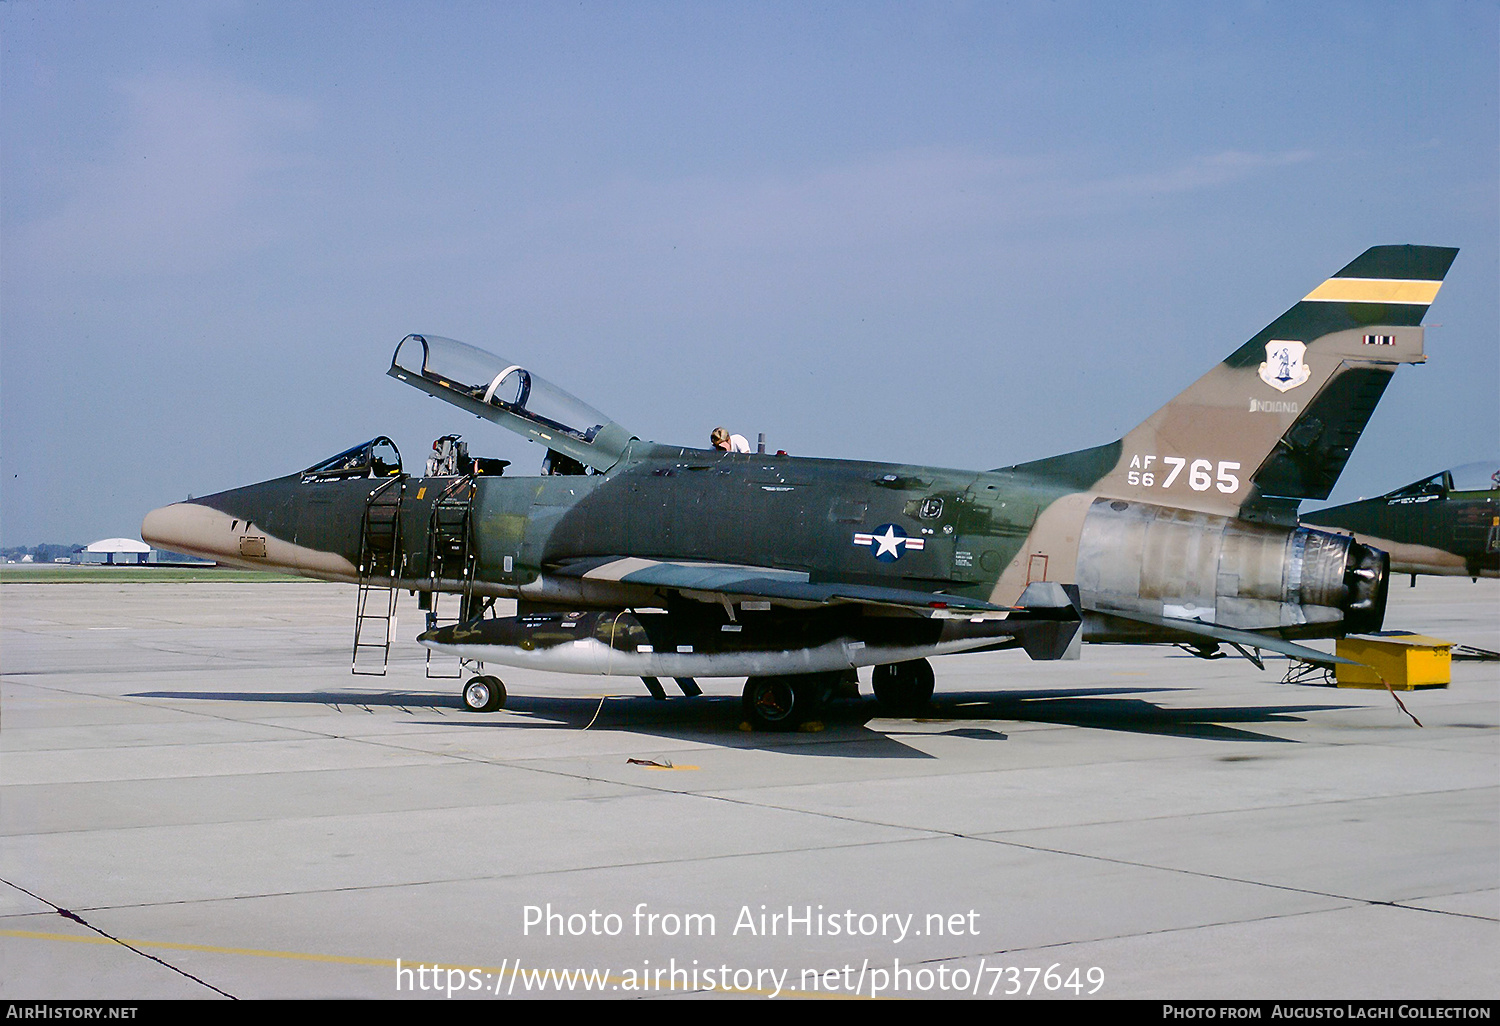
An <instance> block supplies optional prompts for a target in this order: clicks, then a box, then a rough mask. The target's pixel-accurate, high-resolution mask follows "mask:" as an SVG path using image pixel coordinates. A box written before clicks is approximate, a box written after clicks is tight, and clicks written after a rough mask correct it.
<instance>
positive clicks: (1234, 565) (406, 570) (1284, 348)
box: [141, 246, 1457, 727]
mask: <svg viewBox="0 0 1500 1026" xmlns="http://www.w3.org/2000/svg"><path fill="white" fill-rule="evenodd" d="M1456 253H1457V250H1454V249H1446V248H1438V247H1430V246H1378V247H1375V248H1373V249H1370V250H1368V251H1366V252H1365V253H1364V254H1362V255H1361V256H1359V257H1358V258H1356V259H1355V260H1354V261H1353V262H1351V263H1350V264H1349V265H1348V266H1346V267H1344V268H1343V269H1342V270H1341V271H1339V272H1338V273H1337V274H1336V275H1334V276H1333V277H1331V278H1329V279H1327V280H1326V281H1324V282H1323V283H1322V284H1321V285H1319V286H1318V287H1317V288H1315V289H1313V290H1312V291H1311V292H1309V293H1308V294H1307V295H1306V296H1304V297H1303V298H1302V299H1301V300H1300V301H1299V302H1297V303H1296V304H1294V305H1293V306H1292V307H1291V309H1289V310H1287V311H1286V312H1285V313H1283V314H1282V315H1281V316H1280V317H1277V318H1276V319H1275V320H1274V321H1272V322H1271V323H1270V325H1268V326H1267V327H1266V328H1265V329H1263V330H1262V331H1261V332H1260V333H1259V334H1257V335H1256V336H1255V337H1254V338H1252V339H1250V340H1249V341H1248V342H1246V343H1244V344H1243V345H1241V346H1240V347H1239V348H1237V349H1235V350H1234V351H1233V352H1232V353H1230V354H1229V356H1228V357H1227V358H1225V359H1224V360H1223V361H1222V362H1221V363H1219V364H1217V365H1216V366H1214V367H1213V368H1212V369H1210V370H1209V371H1208V372H1207V373H1206V374H1204V375H1203V376H1202V377H1201V378H1199V379H1198V380H1197V381H1196V382H1195V383H1193V384H1192V385H1191V386H1189V387H1188V388H1187V390H1186V391H1184V392H1182V393H1181V394H1180V395H1178V396H1177V397H1176V398H1175V399H1173V400H1172V401H1171V402H1169V403H1168V404H1167V405H1166V406H1164V407H1162V408H1161V409H1160V410H1158V411H1157V412H1156V413H1154V414H1152V415H1151V416H1150V417H1149V418H1148V419H1147V420H1146V421H1145V422H1144V423H1142V424H1141V425H1140V426H1138V427H1136V428H1135V429H1134V430H1132V431H1130V432H1129V433H1128V434H1126V435H1125V437H1123V438H1121V439H1119V440H1118V441H1114V442H1110V443H1108V444H1106V445H1100V446H1097V447H1095V448H1091V449H1084V450H1081V451H1078V452H1071V453H1067V454H1065V455H1061V456H1055V457H1052V458H1050V459H1043V460H1038V461H1035V462H1030V463H1023V464H1019V465H1015V466H1007V467H1002V468H1000V469H997V470H989V471H972V470H954V469H947V468H941V467H927V466H910V465H898V464H881V463H865V462H853V461H847V460H837V459H812V458H799V457H795V456H787V455H783V454H779V453H778V454H774V455H772V454H767V453H763V452H750V453H740V452H720V451H718V450H705V449H697V448H689V447H683V446H676V445H664V444H661V443H657V442H649V441H644V440H642V439H640V438H638V437H637V436H636V435H634V434H633V433H632V432H631V431H629V430H628V429H627V428H625V427H622V426H621V425H620V424H618V423H616V422H614V421H613V420H611V419H609V418H608V417H606V416H604V415H603V414H601V413H599V412H597V411H596V410H594V409H593V408H592V407H590V406H588V405H587V404H585V403H583V402H581V401H580V400H578V399H576V398H574V397H573V396H571V395H569V394H568V393H567V392H565V391H563V390H562V389H560V388H558V387H556V386H555V385H552V384H551V383H550V382H548V381H547V380H545V379H543V378H542V377H541V376H540V375H538V374H536V373H534V372H533V371H532V369H531V367H530V366H529V365H528V364H527V363H523V362H520V361H516V360H512V359H509V358H502V357H498V356H495V355H492V354H491V353H489V352H486V351H484V350H481V349H476V348H474V347H472V346H468V345H464V344H462V343H459V342H454V341H452V340H449V339H444V338H439V337H437V336H433V335H408V336H407V337H405V338H404V339H402V340H401V342H400V343H399V344H398V345H397V347H396V350H395V353H394V356H393V358H392V362H391V366H390V370H389V373H390V374H391V375H392V376H394V377H395V378H397V379H398V380H400V381H402V382H405V383H406V384H408V385H411V386H412V387H414V388H417V389H420V390H421V391H423V392H426V393H428V394H430V395H434V396H437V397H439V398H441V399H444V400H446V401H448V402H450V403H452V404H454V405H455V406H458V407H459V408H461V409H463V410H465V411H468V412H470V413H474V414H476V415H478V416H480V417H483V418H485V419H488V420H491V421H493V422H495V423H498V424H501V425H503V426H505V427H507V428H510V429H512V430H514V431H517V432H519V433H520V434H522V435H523V436H524V437H526V438H528V439H530V440H533V441H535V442H537V443H539V444H540V445H542V446H544V447H545V448H546V450H547V459H546V464H545V470H546V471H547V472H546V473H545V474H543V475H541V476H515V475H512V474H509V473H506V466H505V464H504V462H503V461H500V460H485V459H471V458H470V457H469V456H468V455H467V452H466V450H465V449H464V447H463V444H462V443H460V442H458V441H457V440H456V438H454V437H452V436H450V437H449V438H446V439H441V440H439V443H438V447H437V451H436V452H435V454H434V458H433V459H432V460H429V463H428V467H427V468H426V471H427V472H426V473H423V474H414V473H408V472H407V470H406V469H405V468H404V467H403V465H402V463H401V459H400V456H399V454H398V452H397V450H396V447H395V445H394V444H393V443H392V442H391V441H390V440H389V439H388V438H384V437H381V438H376V439H373V440H371V441H369V442H366V443H364V444H362V445H358V446H355V447H353V448H351V449H349V450H347V451H345V452H343V453H340V454H339V455H338V456H335V457H333V458H331V459H328V460H325V461H323V462H321V463H318V464H315V465H314V466H312V467H309V468H308V469H307V470H304V471H301V472H299V473H295V474H291V475H288V476H286V477H282V478H278V479H276V480H272V481H266V482H262V483H260V484H254V485H249V486H246V487H243V488H236V489H233V490H230V491H226V492H221V493H219V494H216V495H210V496H207V497H205V498H198V499H193V500H191V501H187V502H179V503H175V504H173V505H170V506H166V507H163V508H161V509H158V510H154V511H152V512H151V513H150V514H148V515H147V517H146V519H145V522H144V523H143V525H142V528H141V533H142V537H143V538H145V539H146V540H147V541H149V542H151V543H152V544H154V545H158V546H160V547H162V548H167V549H171V550H174V551H178V552H186V553H191V554H193V555H197V556H202V557H205V558H208V559H213V560H217V561H219V562H221V563H227V564H232V565H236V566H249V567H274V568H280V569H284V570H290V571H292V572H295V573H299V574H304V575H307V576H310V577H317V578H321V579H324V580H330V581H344V582H348V583H351V584H355V585H357V586H358V588H359V598H358V607H357V614H356V621H355V644H354V663H355V668H356V670H359V669H360V668H361V664H362V663H364V664H368V663H370V662H371V661H373V662H374V663H375V664H377V667H378V668H379V669H383V667H384V661H385V657H386V654H387V652H388V649H389V644H390V640H391V638H390V625H391V624H392V622H393V614H394V603H395V597H396V595H397V594H398V592H399V591H401V590H408V591H413V592H416V593H418V595H419V596H420V601H421V606H422V608H424V609H426V610H427V611H428V629H427V630H426V631H425V632H424V633H423V634H422V635H421V637H420V639H419V640H420V641H421V643H422V644H423V645H425V646H427V647H428V648H429V650H431V651H436V652H440V653H448V654H451V655H454V656H457V657H459V658H460V659H461V660H466V661H469V662H471V663H474V664H486V663H491V664H493V663H498V664H504V665H511V666H522V667H532V668H536V669H543V670H554V671H562V672H569V673H591V674H612V675H629V676H636V677H641V678H643V679H644V680H645V681H646V683H647V686H648V687H650V688H651V689H652V690H653V692H654V693H656V694H658V695H660V694H661V693H662V689H661V685H660V684H659V683H658V679H659V678H661V677H673V678H677V679H678V682H679V684H680V685H681V686H682V688H683V689H684V690H685V691H688V693H696V692H697V685H696V684H695V683H694V681H693V680H692V678H695V677H705V676H706V677H717V676H727V677H739V676H744V677H747V678H748V679H747V681H746V684H745V689H744V705H745V710H746V714H747V716H748V718H749V719H750V720H751V721H752V722H753V723H754V724H756V725H757V726H760V727H780V726H788V725H792V724H795V723H798V722H800V721H801V720H803V719H805V718H806V717H807V716H809V715H811V713H812V712H813V711H814V710H815V709H816V708H817V706H818V705H819V703H820V702H821V701H822V700H823V699H824V698H826V697H827V696H828V695H829V694H830V693H831V692H832V691H833V690H834V688H835V687H836V686H837V685H839V684H840V683H841V682H842V683H845V684H847V682H848V681H849V678H850V675H851V673H853V672H854V671H856V670H857V669H858V668H861V667H866V666H869V667H873V670H872V675H873V681H872V683H873V688H874V691H875V694H876V696H877V698H879V699H880V701H881V702H882V703H883V704H885V705H886V706H887V707H888V708H890V709H892V710H893V711H912V710H917V709H920V708H921V707H922V706H923V705H924V704H925V703H926V701H927V700H928V699H929V698H930V697H931V694H932V689H933V680H934V678H933V672H932V668H931V664H930V663H929V659H931V658H932V657H934V656H940V655H944V654H946V653H953V652H976V651H988V650H999V649H1011V648H1019V649H1022V650H1024V651H1025V652H1026V653H1027V654H1028V655H1029V656H1030V657H1031V658H1033V659H1060V658H1072V657H1076V655H1077V654H1078V646H1079V643H1080V642H1081V641H1087V642H1096V643H1098V642H1103V643H1126V644H1160V643H1173V644H1180V645H1183V646H1185V647H1187V648H1189V649H1190V650H1191V651H1194V652H1196V653H1197V654H1200V655H1204V656H1214V655H1217V654H1220V649H1221V647H1222V646H1228V647H1232V648H1236V649H1238V650H1239V651H1241V652H1242V653H1244V654H1247V655H1248V654H1250V653H1251V652H1252V651H1256V652H1258V651H1259V650H1267V651H1272V652H1278V653H1283V654H1288V655H1292V656H1296V657H1298V658H1303V659H1308V660H1312V661H1322V662H1327V661H1330V660H1333V659H1336V657H1333V656H1328V655H1326V654H1324V653H1321V652H1318V651H1316V650H1313V649H1311V648H1309V647H1307V646H1305V645H1302V644H1299V642H1300V641H1303V640H1305V639H1309V638H1328V637H1337V636H1342V635H1344V634H1346V633H1351V632H1364V631H1371V630H1376V629H1378V628H1379V627H1380V626H1381V622H1382V619H1383V616H1384V610H1385V601H1386V591H1387V576H1388V573H1389V567H1388V560H1387V557H1386V555H1385V553H1383V552H1381V551H1380V550H1378V549H1375V548H1372V547H1370V546H1367V545H1364V544H1361V543H1360V542H1358V541H1356V540H1355V539H1353V538H1350V537H1349V536H1347V535H1343V534H1336V533H1332V532H1329V531H1324V530H1316V529H1310V528H1307V527H1302V526H1299V525H1298V523H1297V507H1298V504H1299V502H1300V501H1301V500H1303V499H1322V498H1326V497H1327V495H1328V494H1329V491H1330V490H1331V489H1332V487H1333V484H1334V481H1335V480H1336V479H1337V477H1338V475H1339V473H1340V472H1341V471H1342V469H1343V467H1344V465H1345V463H1346V461H1347V460H1348V458H1349V454H1350V450H1351V448H1352V447H1353V445H1354V443H1355V441H1356V440H1357V439H1358V438H1359V435H1360V433H1361V431H1363V429H1364V427H1365V425H1366V423H1367V422H1368V420H1369V418H1370V415H1371V413H1372V412H1373V411H1374V409H1375V405H1376V403H1377V402H1378V401H1379V399H1380V397H1381V395H1382V393H1383V392H1384V390H1385V388H1386V385H1387V383H1388V382H1389V381H1390V378H1391V375H1392V374H1393V373H1394V371H1395V370H1396V368H1397V366H1398V365H1400V364H1403V363H1420V362H1422V361H1423V360H1424V359H1425V356H1424V354H1423V333H1422V328H1421V326H1420V325H1421V322H1422V319H1423V316H1424V315H1425V314H1426V312H1427V308H1428V306H1429V305H1430V304H1431V303H1432V302H1433V300H1434V298H1435V297H1436V296H1437V293H1438V289H1439V287H1440V286H1441V284H1442V281H1443V278H1444V276H1445V275H1446V273H1447V271H1448V268H1449V266H1450V265H1451V263H1452V262H1453V259H1454V257H1455V255H1456ZM500 597H509V598H514V599H516V600H517V603H518V604H517V608H516V613H515V615H513V616H499V615H496V612H497V611H496V609H495V601H494V600H495V599H497V598H500ZM440 600H441V601H440ZM444 603H446V605H447V606H448V607H452V609H451V612H450V614H449V615H446V616H444V615H440V606H442V605H443V604H444ZM463 696H464V702H465V704H466V705H467V706H468V707H470V708H472V709H475V710H477V711H483V710H490V709H495V708H498V707H499V706H500V705H501V704H503V702H504V699H505V689H504V685H503V684H502V683H501V682H500V680H499V679H498V678H496V677H494V676H493V675H490V674H486V673H483V672H478V673H475V674H474V676H473V677H472V678H471V679H469V680H468V682H467V683H466V684H465V686H464V688H463Z"/></svg>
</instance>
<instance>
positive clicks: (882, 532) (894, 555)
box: [854, 524, 927, 563]
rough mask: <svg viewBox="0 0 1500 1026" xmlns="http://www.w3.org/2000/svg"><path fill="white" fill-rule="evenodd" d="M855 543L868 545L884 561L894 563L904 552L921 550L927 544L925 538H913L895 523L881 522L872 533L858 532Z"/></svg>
mask: <svg viewBox="0 0 1500 1026" xmlns="http://www.w3.org/2000/svg"><path fill="white" fill-rule="evenodd" d="M854 544H855V545H857V546H859V547H861V548H864V547H868V548H869V549H870V552H871V553H872V554H874V556H875V558H876V559H878V560H880V561H881V562H882V563H894V562H895V561H896V560H898V559H900V558H901V555H902V553H903V552H916V551H920V550H921V549H922V548H923V546H925V545H926V544H927V542H926V540H925V539H923V538H912V537H910V536H909V535H908V534H907V533H906V532H905V531H903V530H901V528H899V527H897V526H896V525H895V524H881V525H880V526H879V527H877V528H875V530H874V531H873V532H871V533H870V534H865V533H863V532H856V533H855V535H854Z"/></svg>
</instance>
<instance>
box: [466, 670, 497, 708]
mask: <svg viewBox="0 0 1500 1026" xmlns="http://www.w3.org/2000/svg"><path fill="white" fill-rule="evenodd" d="M503 705H505V685H504V684H503V683H501V681H500V678H499V677H490V676H488V675H486V676H481V677H470V678H469V683H467V684H465V685H464V708H465V709H467V710H469V712H494V711H495V710H496V709H499V708H500V707H502V706H503Z"/></svg>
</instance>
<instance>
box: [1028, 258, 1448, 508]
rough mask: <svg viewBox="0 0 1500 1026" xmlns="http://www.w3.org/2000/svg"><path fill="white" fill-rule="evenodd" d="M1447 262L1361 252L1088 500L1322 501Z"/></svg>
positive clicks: (1213, 379)
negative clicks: (1108, 498)
mask: <svg viewBox="0 0 1500 1026" xmlns="http://www.w3.org/2000/svg"><path fill="white" fill-rule="evenodd" d="M1457 253H1458V250H1456V249H1449V248H1444V247H1438V246H1376V247H1374V248H1372V249H1368V250H1366V251H1365V252H1364V253H1363V254H1361V255H1360V256H1359V257H1358V258H1356V259H1355V260H1354V261H1353V262H1351V263H1350V264H1349V265H1348V266H1346V267H1344V268H1343V269H1342V270H1340V271H1339V272H1338V273H1337V274H1335V275H1334V276H1333V277H1331V278H1329V279H1328V280H1327V281H1325V282H1323V284H1321V285H1319V286H1318V287H1317V288H1315V289H1313V290H1312V291H1311V292H1309V293H1308V294H1307V295H1306V296H1304V297H1303V298H1302V300H1301V301H1300V302H1298V303H1297V304H1296V305H1294V306H1293V307H1292V308H1291V309H1290V310H1288V311H1287V312H1286V313H1284V314H1282V315H1281V316H1280V317H1278V318H1276V320H1274V321H1272V322H1271V323H1270V324H1269V325H1267V326H1266V327H1265V328H1264V329H1262V330H1261V331H1260V332H1259V333H1258V334H1257V335H1256V336H1255V337H1254V338H1252V339H1250V341H1248V342H1246V343H1245V344H1244V345H1242V346H1240V348H1239V349H1237V350H1235V351H1234V352H1233V353H1232V354H1230V356H1229V357H1228V358H1227V359H1226V360H1224V361H1223V362H1222V363H1220V364H1219V365H1218V366H1216V367H1214V368H1213V369H1212V370H1210V371H1209V372H1208V373H1207V374H1205V375H1203V377H1201V378H1199V379H1198V380H1197V381H1196V382H1194V383H1193V384H1192V385H1190V386H1189V387H1188V388H1187V389H1186V390H1185V391H1184V392H1182V393H1181V394H1180V395H1178V396H1177V397H1176V398H1175V399H1173V400H1172V401H1171V402H1169V403H1168V404H1167V405H1166V406H1163V407H1162V408H1161V409H1160V410H1158V411H1156V413H1154V414H1152V415H1151V416H1150V417H1149V418H1148V419H1147V420H1146V421H1145V422H1144V423H1142V424H1141V425H1140V426H1138V427H1136V428H1135V429H1134V430H1132V431H1131V432H1130V433H1129V434H1127V435H1126V436H1125V437H1124V438H1123V439H1122V440H1121V441H1120V442H1118V443H1115V444H1116V445H1118V446H1119V449H1118V450H1117V451H1118V459H1116V460H1114V461H1112V466H1111V467H1110V469H1109V470H1108V471H1107V472H1105V473H1104V475H1103V477H1102V478H1100V479H1099V480H1098V481H1097V483H1096V485H1095V490H1096V491H1097V492H1098V493H1099V494H1103V495H1107V496H1116V497H1119V498H1122V499H1138V500H1142V501H1149V502H1155V503H1160V504H1162V505H1168V506H1181V507H1185V508H1188V509H1196V510H1202V511H1204V512H1209V513H1223V514H1228V515H1249V514H1250V513H1252V512H1253V511H1254V510H1255V509H1256V508H1257V507H1262V508H1273V509H1274V508H1275V507H1276V506H1277V505H1278V504H1279V505H1280V506H1281V507H1282V508H1283V509H1284V508H1287V507H1289V508H1290V509H1291V510H1293V511H1295V508H1296V504H1297V502H1298V501H1300V500H1302V499H1323V498H1327V496H1328V493H1329V492H1330V491H1331V490H1332V489H1333V485H1334V482H1335V481H1336V480H1337V478H1338V476H1339V474H1340V472H1342V471H1343V469H1344V464H1345V463H1346V462H1347V461H1348V459H1349V453H1350V451H1351V450H1352V449H1353V447H1354V443H1355V442H1356V441H1358V439H1359V436H1360V433H1361V432H1362V431H1363V430H1364V428H1365V424H1366V423H1367V422H1368V421H1369V419H1370V414H1371V413H1373V412H1374V410H1375V404H1376V403H1377V402H1379V400H1380V397H1381V395H1382V394H1383V393H1384V391H1385V386H1386V384H1387V383H1388V382H1389V381H1390V377H1391V375H1392V374H1393V373H1394V372H1395V369H1396V367H1397V366H1398V365H1399V364H1403V363H1421V362H1423V361H1424V360H1425V359H1426V356H1425V355H1424V353H1423V349H1422V328H1421V327H1420V325H1421V323H1422V318H1423V316H1424V315H1425V314H1426V313H1427V308H1428V307H1429V306H1430V305H1431V304H1432V301H1433V299H1435V298H1436V296H1437V293H1438V289H1439V287H1440V286H1441V285H1442V283H1443V278H1444V276H1446V274H1447V273H1448V268H1449V267H1450V266H1451V265H1452V263H1453V258H1454V257H1455V256H1456V255H1457ZM1113 448H1114V446H1107V447H1103V448H1102V449H1101V450H1098V451H1099V452H1103V451H1107V450H1109V449H1113ZM1074 455H1075V456H1081V455H1083V454H1074ZM1057 459H1062V460H1067V459H1068V457H1058V458H1057ZM1042 462H1043V463H1050V462H1054V461H1042Z"/></svg>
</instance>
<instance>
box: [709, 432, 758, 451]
mask: <svg viewBox="0 0 1500 1026" xmlns="http://www.w3.org/2000/svg"><path fill="white" fill-rule="evenodd" d="M708 440H709V442H711V443H712V444H713V447H714V448H715V449H718V450H719V451H720V452H749V451H750V443H749V442H748V441H747V440H746V439H745V436H744V435H731V434H730V433H729V431H728V430H727V429H726V428H722V427H716V428H714V429H713V432H712V433H711V434H710V435H709V436H708Z"/></svg>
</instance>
